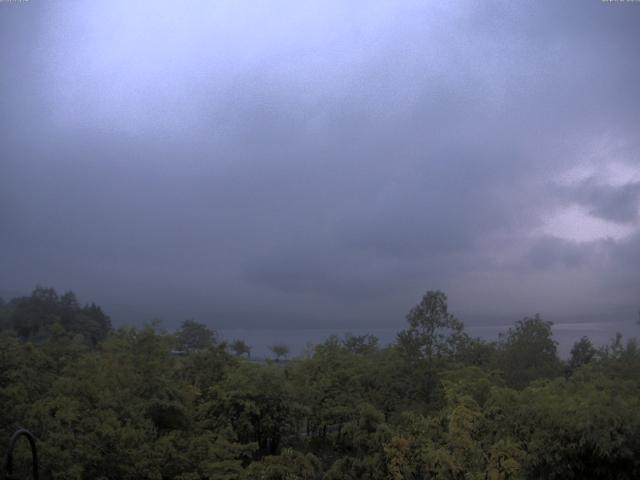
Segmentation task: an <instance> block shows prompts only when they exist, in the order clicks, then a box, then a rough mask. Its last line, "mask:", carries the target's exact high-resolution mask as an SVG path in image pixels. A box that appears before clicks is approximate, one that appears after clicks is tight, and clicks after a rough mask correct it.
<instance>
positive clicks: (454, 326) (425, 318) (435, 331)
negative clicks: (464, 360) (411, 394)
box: [398, 290, 464, 399]
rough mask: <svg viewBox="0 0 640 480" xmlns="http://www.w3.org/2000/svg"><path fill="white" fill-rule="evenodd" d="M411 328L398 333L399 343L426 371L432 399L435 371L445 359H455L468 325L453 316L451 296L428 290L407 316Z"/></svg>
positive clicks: (427, 395) (427, 388)
mask: <svg viewBox="0 0 640 480" xmlns="http://www.w3.org/2000/svg"><path fill="white" fill-rule="evenodd" d="M407 321H408V322H409V328H408V329H406V330H403V331H402V332H400V333H399V334H398V344H399V346H400V348H401V349H402V350H404V351H405V352H406V354H407V356H408V357H409V358H410V359H411V360H412V361H415V362H417V363H418V364H421V365H422V366H423V368H424V370H425V374H424V379H425V380H424V393H425V395H426V398H427V399H429V398H430V397H431V396H432V393H433V389H434V383H435V370H436V367H437V365H438V364H440V363H441V362H442V361H443V360H445V359H447V358H450V357H452V356H453V355H455V353H456V351H457V347H458V346H459V344H460V342H461V341H462V339H463V338H464V333H463V331H464V325H463V323H462V322H460V321H459V320H458V319H456V318H455V317H454V316H453V315H452V314H451V313H449V307H448V304H447V296H446V295H445V294H444V293H443V292H441V291H439V290H436V291H432V290H430V291H427V292H426V293H425V294H424V296H423V297H422V300H421V301H420V303H418V305H416V306H415V307H414V308H413V309H412V310H411V311H410V312H409V314H408V315H407Z"/></svg>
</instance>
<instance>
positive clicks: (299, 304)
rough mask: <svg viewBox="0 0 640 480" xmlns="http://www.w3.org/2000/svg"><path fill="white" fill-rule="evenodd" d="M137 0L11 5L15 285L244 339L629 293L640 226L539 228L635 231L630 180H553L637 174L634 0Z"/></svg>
mask: <svg viewBox="0 0 640 480" xmlns="http://www.w3.org/2000/svg"><path fill="white" fill-rule="evenodd" d="M143 3H144V2H143ZM143 3H135V4H132V3H131V2H119V1H115V2H96V3H95V4H92V6H86V5H82V4H77V3H73V2H51V3H49V4H47V5H43V4H39V3H37V2H28V3H25V4H0V7H1V9H0V40H2V42H3V45H5V46H6V47H7V48H3V50H2V53H0V56H2V60H3V64H5V65H11V68H9V69H3V70H2V71H1V72H0V86H1V87H2V89H1V91H0V92H1V93H0V101H1V105H2V117H1V121H0V122H1V123H0V131H2V132H3V133H2V135H3V141H2V144H0V158H1V159H2V164H1V168H0V218H1V219H2V228H1V229H0V265H2V268H1V269H0V290H5V291H15V290H23V291H24V290H28V289H29V288H31V287H32V286H33V285H35V284H36V283H44V284H51V285H54V286H56V287H58V288H61V289H67V288H71V289H74V290H77V291H78V292H79V293H80V294H81V296H82V297H84V298H91V299H95V300H96V301H98V302H100V303H104V304H105V306H106V307H107V309H109V307H110V306H111V307H112V311H114V312H116V313H117V315H116V314H114V316H117V317H118V318H119V319H121V320H122V321H124V320H127V321H132V320H137V319H140V320H145V319H148V318H151V317H153V316H160V317H164V318H166V319H168V320H170V321H176V320H177V319H180V318H183V317H191V316H195V317H199V318H202V319H206V320H207V321H211V322H212V323H214V324H216V325H219V326H229V325H233V326H238V325H241V326H243V327H244V326H246V327H255V326H263V327H264V326H272V325H280V326H292V325H296V326H318V325H322V326H326V325H361V326H373V325H387V326H388V325H393V326H395V325H399V324H401V323H402V321H403V320H402V319H403V316H404V314H405V313H406V311H407V310H408V308H409V307H410V306H411V305H412V304H413V303H415V301H416V300H417V298H418V296H419V295H420V294H421V293H422V292H423V290H425V289H426V288H444V289H446V290H448V291H451V292H453V294H452V296H451V297H452V301H455V302H456V304H457V305H459V309H460V310H461V311H463V312H468V311H470V310H471V308H472V307H473V308H479V309H482V308H486V310H485V311H479V312H477V313H478V314H483V315H485V316H490V315H506V314H509V315H512V314H513V313H514V312H522V314H528V313H531V312H529V311H528V309H529V308H530V307H531V305H532V304H533V303H535V302H538V301H540V300H541V299H545V298H546V296H550V295H551V294H550V293H549V290H548V281H547V280H546V277H544V275H546V274H547V273H549V272H553V273H554V275H556V278H557V281H558V282H561V281H562V280H563V279H565V280H567V281H573V279H574V277H573V276H574V275H578V274H579V275H580V279H581V280H580V281H579V282H575V285H574V287H573V288H574V290H575V294H571V295H567V299H566V300H564V301H563V300H562V298H560V297H558V300H557V301H555V300H554V302H555V303H554V304H553V305H554V308H558V309H560V310H563V311H566V312H568V313H571V312H573V313H575V314H578V313H579V312H581V311H582V310H583V309H584V308H595V309H598V308H599V309H600V310H601V311H603V312H604V311H607V309H608V308H609V303H608V302H606V301H605V300H606V298H611V299H615V302H617V303H618V304H619V305H624V306H628V305H630V304H632V303H633V302H636V301H637V292H638V290H639V287H640V279H638V277H637V275H635V274H634V273H633V272H628V273H625V274H624V276H622V277H620V278H624V285H621V284H620V281H616V280H615V279H616V278H618V277H617V276H616V275H617V274H619V273H620V272H623V271H624V272H626V270H625V268H626V265H628V262H632V261H634V260H635V258H636V257H637V255H636V253H635V252H636V250H634V249H635V247H636V246H637V245H636V244H637V242H636V241H635V240H634V239H635V238H636V236H637V235H636V236H634V237H632V238H629V239H626V240H623V241H622V240H621V241H614V242H609V243H607V242H606V241H604V240H603V241H598V242H594V243H593V244H588V245H587V244H579V243H576V242H574V241H571V240H570V239H558V238H550V237H548V236H546V237H545V236H540V234H538V233H536V232H537V231H538V230H537V229H538V228H539V227H540V224H541V223H542V222H543V221H544V218H545V217H546V216H547V215H549V212H553V211H555V210H556V209H558V208H563V206H566V205H567V203H571V202H576V203H579V204H581V205H584V206H585V207H587V209H588V210H589V211H590V212H591V214H592V215H594V216H597V217H600V218H604V219H606V220H611V221H614V222H622V223H627V224H631V223H633V222H634V221H637V214H638V211H637V208H636V209H635V210H633V202H634V201H635V202H636V206H637V201H638V195H639V193H638V184H637V182H636V183H633V182H630V183H628V184H627V185H626V186H623V187H619V188H618V187H612V186H610V185H607V184H605V183H602V182H600V180H599V179H597V178H595V179H591V180H589V181H586V182H583V183H581V184H579V185H578V186H576V187H573V189H572V190H570V191H566V192H558V190H557V188H555V187H551V186H550V185H552V184H553V183H554V181H555V180H556V179H557V177H558V176H560V175H562V174H563V173H564V172H566V171H567V170H569V169H571V168H573V167H575V166H576V165H579V164H580V162H583V161H584V159H585V158H587V157H592V156H594V155H596V156H598V155H600V156H599V157H598V159H599V160H598V161H601V162H603V163H606V162H607V161H610V160H622V161H625V162H627V163H628V164H629V165H632V166H634V167H637V168H638V169H640V163H638V162H639V161H638V159H639V158H640V156H638V153H639V152H640V146H639V145H638V143H637V140H636V139H635V138H636V132H635V131H634V130H633V129H632V126H633V125H637V123H638V120H640V119H639V118H638V115H639V113H638V112H640V96H638V95H636V94H635V92H636V90H637V85H638V84H639V83H640V82H639V81H640V66H639V65H638V62H634V61H633V59H634V58H635V50H634V49H635V45H637V42H638V40H640V38H639V36H638V33H637V28H636V26H637V24H638V20H640V9H638V8H633V7H635V6H634V5H620V6H617V5H616V6H613V5H607V4H602V3H601V2H592V3H584V2H565V3H562V4H559V3H557V2H537V3H535V4H530V5H521V6H516V5H515V4H513V3H511V2H496V3H491V4H485V5H483V6H481V7H476V6H474V5H472V4H471V3H466V2H460V3H455V2H454V3H450V4H446V5H445V4H443V5H440V6H433V5H426V4H423V2H411V1H407V2H373V3H371V2H366V3H361V4H360V3H353V4H349V5H346V4H344V3H343V2H319V3H311V4H305V6H302V5H300V4H297V3H296V2H281V3H280V4H279V6H278V8H275V7H274V6H273V5H272V2H263V3H260V2H257V3H255V4H251V5H249V4H248V3H247V4H245V3H243V2H226V3H225V2H221V3H220V4H219V5H218V6H217V7H215V8H214V7H212V6H211V5H210V4H208V2H194V3H193V4H191V9H187V8H184V7H181V6H178V5H177V4H175V3H171V2H157V3H154V5H153V6H150V5H146V4H144V5H143ZM567 15H569V16H570V18H571V19H572V21H571V22H567V21H566V20H565V19H566V18H568V17H567ZM143 20H144V22H143ZM603 138H609V139H613V141H614V143H616V145H618V144H620V145H624V147H623V148H622V147H621V148H620V149H618V150H615V149H613V150H611V149H610V150H609V151H608V154H610V153H611V152H613V153H614V154H615V155H618V156H620V157H621V158H606V155H603V154H602V153H601V152H600V153H598V152H597V151H596V150H597V144H598V142H600V141H601V140H602V139H603ZM594 252H596V253H594ZM594 255H595V257H594ZM594 258H597V259H598V260H597V261H594ZM514 265H515V267H514ZM576 272H579V273H576ZM620 275H622V274H621V273H620ZM596 279H598V280H596ZM518 288H520V290H519V291H516V290H517V289H518ZM507 290H508V291H509V292H511V294H510V295H505V294H504V291H507ZM594 291H595V292H597V294H594ZM581 295H582V296H583V297H584V296H587V295H590V296H591V297H592V298H594V299H600V300H599V301H600V303H599V304H596V305H591V304H590V303H589V305H588V306H587V303H585V304H579V302H577V301H576V299H579V298H580V297H581ZM478 298H485V299H493V298H495V299H499V301H500V302H502V303H503V305H502V306H501V307H499V308H497V307H483V306H482V304H481V302H479V301H477V299H478ZM602 299H605V300H602ZM487 301H489V300H487ZM612 301H613V300H612ZM531 308H533V307H531ZM523 310H527V311H523Z"/></svg>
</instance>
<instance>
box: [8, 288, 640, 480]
mask: <svg viewBox="0 0 640 480" xmlns="http://www.w3.org/2000/svg"><path fill="white" fill-rule="evenodd" d="M0 303H1V305H0V329H1V332H0V438H2V439H8V438H9V435H10V434H11V433H12V432H13V431H14V430H15V429H17V428H18V427H25V428H28V429H29V430H31V431H32V432H33V433H34V434H35V435H36V437H37V438H38V445H39V447H40V451H41V457H42V458H41V463H42V464H43V465H44V467H45V468H48V469H50V470H51V472H52V473H53V476H54V478H56V479H158V480H159V479H180V480H200V479H212V480H214V479H215V480H231V479H241V480H242V479H246V480H249V479H251V480H253V479H258V480H260V479H263V480H295V479H300V480H311V479H317V480H320V479H324V480H339V479H347V480H351V479H352V480H355V479H365V480H366V479H368V480H378V479H380V480H382V479H390V480H402V479H413V480H418V479H425V480H426V479H448V480H451V479H461V480H462V479H465V480H466V479H587V478H602V479H605V478H611V479H637V478H640V348H639V346H638V343H637V341H636V340H635V339H622V338H621V337H620V336H617V337H615V338H614V339H613V340H612V342H611V343H610V344H609V345H606V346H600V347H595V346H594V345H592V344H591V342H590V341H589V339H587V338H583V339H582V340H580V341H579V342H577V343H576V345H575V346H574V348H573V350H572V352H571V357H570V359H569V360H568V361H561V360H560V359H559V357H558V355H557V349H556V343H555V342H554V340H553V337H552V333H551V324H550V322H546V321H545V320H544V319H542V318H540V317H539V316H534V317H532V318H525V319H524V320H521V321H518V322H516V323H515V324H514V326H513V327H512V328H511V329H509V330H508V331H506V332H504V334H503V335H501V336H500V338H498V339H496V341H494V342H489V341H485V340H481V339H477V338H472V337H470V336H469V335H468V334H466V333H465V330H464V325H463V324H462V323H461V322H459V321H458V320H457V319H456V318H455V317H454V316H453V315H452V314H451V313H450V311H449V307H448V305H447V298H446V296H445V295H444V294H443V293H442V292H439V291H429V292H427V293H426V294H425V295H424V297H423V298H422V299H420V301H419V303H418V304H417V305H416V306H415V307H414V308H412V309H410V311H409V313H408V315H407V325H406V329H405V330H403V331H401V332H399V333H398V336H397V340H396V341H395V342H394V343H393V344H391V345H389V346H387V347H381V346H380V345H379V343H378V341H377V339H376V338H375V337H373V336H367V335H365V336H346V337H344V338H338V337H331V338H329V339H328V340H327V341H326V342H324V343H322V344H320V345H317V346H315V347H314V348H313V350H311V351H309V352H308V354H307V355H305V356H304V357H302V358H295V359H288V361H282V360H283V359H285V358H286V357H287V353H288V352H287V348H286V346H285V345H276V346H274V348H273V350H274V355H275V356H276V357H277V358H275V359H274V360H270V361H266V362H261V363H259V362H253V361H251V359H250V353H251V350H250V346H249V345H246V344H245V343H244V342H242V340H241V339H238V340H237V341H235V342H232V343H229V344H227V343H225V342H221V341H220V340H219V338H218V336H217V335H216V332H215V331H214V330H211V329H209V328H208V327H206V326H205V325H203V324H200V323H198V322H196V321H186V322H184V323H183V324H182V326H181V328H180V329H178V330H177V331H176V332H166V331H164V330H163V329H162V328H160V326H159V325H155V324H152V325H147V326H145V327H143V328H118V329H113V328H112V326H111V322H110V320H109V317H108V316H107V315H106V314H105V313H104V312H103V311H102V310H101V309H100V307H98V306H96V305H92V304H91V305H86V306H81V305H80V304H79V303H78V301H77V299H76V297H75V296H74V295H73V294H72V293H67V294H64V295H58V294H57V293H56V292H55V291H54V290H53V289H46V288H37V289H36V290H34V292H33V294H32V295H31V296H29V297H24V298H17V299H13V300H11V301H8V302H0ZM0 453H4V452H0ZM19 453H20V455H19V458H18V463H19V464H20V460H24V457H25V456H26V455H27V453H26V452H25V451H21V452H19ZM25 478H26V477H25Z"/></svg>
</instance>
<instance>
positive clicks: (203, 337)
mask: <svg viewBox="0 0 640 480" xmlns="http://www.w3.org/2000/svg"><path fill="white" fill-rule="evenodd" d="M176 340H177V348H178V349H179V350H182V351H185V352H196V351H198V350H204V349H206V348H211V347H213V346H214V345H215V344H216V342H217V340H218V334H217V332H216V331H215V330H212V329H210V328H209V327H207V326H206V325H205V324H204V323H200V322H196V321H195V320H184V321H183V322H182V324H180V328H179V329H178V330H177V331H176Z"/></svg>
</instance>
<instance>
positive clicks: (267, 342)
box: [219, 320, 640, 359]
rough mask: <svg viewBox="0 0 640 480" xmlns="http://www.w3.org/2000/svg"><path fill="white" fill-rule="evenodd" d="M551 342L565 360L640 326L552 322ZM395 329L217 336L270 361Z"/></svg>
mask: <svg viewBox="0 0 640 480" xmlns="http://www.w3.org/2000/svg"><path fill="white" fill-rule="evenodd" d="M510 327H513V325H509V324H505V325H483V326H479V325H478V326H467V327H466V329H465V330H466V332H467V333H468V334H469V335H471V336H472V337H480V338H482V339H484V340H488V341H492V340H498V336H499V334H500V333H506V332H507V331H508V329H509V328H510ZM552 330H553V337H554V340H555V341H557V342H558V353H559V355H560V356H561V357H562V358H568V356H569V353H570V351H571V347H572V346H573V344H574V343H575V342H576V341H577V340H580V338H582V337H583V336H587V337H589V338H590V339H591V341H592V342H593V344H594V345H596V346H605V345H608V344H609V343H610V341H611V340H612V339H613V338H615V336H616V333H618V332H619V333H621V334H622V335H623V337H625V338H631V337H635V336H638V333H639V332H640V326H638V325H637V324H636V323H634V321H632V320H630V321H618V322H583V323H580V322H573V323H556V324H554V325H553V327H552ZM398 331H399V329H393V328H377V329H333V330H329V329H255V328H252V329H222V330H220V331H219V333H220V334H221V335H222V338H223V339H224V340H235V339H242V340H244V341H245V342H247V344H249V345H250V346H251V347H252V350H251V355H252V358H255V359H262V358H272V357H273V354H272V352H271V351H270V349H269V347H271V346H272V345H275V344H281V343H284V344H286V345H287V346H289V348H290V349H291V354H290V357H296V356H300V355H304V354H305V352H306V351H308V350H309V349H312V348H313V346H314V345H317V344H319V343H322V342H324V341H325V340H327V338H329V337H330V336H331V335H337V336H338V337H339V338H343V337H344V336H345V335H346V334H353V335H366V334H370V335H374V336H376V337H378V339H379V340H380V344H381V345H388V344H390V343H392V342H394V341H395V340H396V336H397V334H398Z"/></svg>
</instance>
